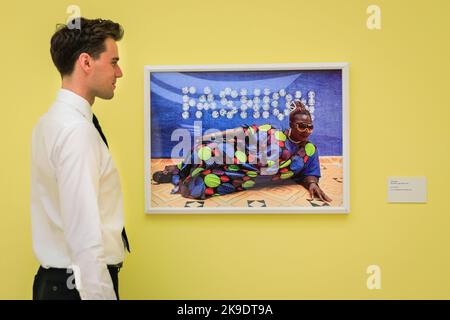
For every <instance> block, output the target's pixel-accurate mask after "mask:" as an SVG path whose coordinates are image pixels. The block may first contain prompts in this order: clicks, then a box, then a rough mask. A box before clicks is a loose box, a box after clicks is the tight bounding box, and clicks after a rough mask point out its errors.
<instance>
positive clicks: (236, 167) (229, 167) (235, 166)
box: [228, 164, 239, 171]
mask: <svg viewBox="0 0 450 320" xmlns="http://www.w3.org/2000/svg"><path fill="white" fill-rule="evenodd" d="M228 169H230V170H231V171H238V170H239V167H238V166H237V165H235V164H232V165H230V166H228Z"/></svg>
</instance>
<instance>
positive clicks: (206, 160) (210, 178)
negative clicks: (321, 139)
mask: <svg viewBox="0 0 450 320" xmlns="http://www.w3.org/2000/svg"><path fill="white" fill-rule="evenodd" d="M238 129H240V128H238ZM241 129H242V131H243V135H241V136H238V137H237V138H234V139H232V140H231V141H227V140H224V141H221V142H216V141H208V142H202V143H198V144H196V145H195V146H194V148H193V149H192V152H191V154H190V155H189V156H188V157H187V158H186V159H185V160H184V161H182V162H180V163H179V164H178V165H177V166H176V168H173V169H171V171H172V174H173V176H172V183H173V185H174V189H173V190H172V193H181V195H183V196H184V197H186V198H193V199H206V198H209V197H213V196H219V195H224V194H229V193H232V192H237V191H244V190H247V189H250V188H254V187H255V186H268V185H272V184H273V183H276V181H279V180H284V179H289V178H297V179H302V178H303V177H305V176H316V177H318V178H319V177H320V165H319V155H318V151H317V148H316V146H315V145H314V144H312V143H311V142H309V141H308V142H307V143H306V144H304V146H302V147H299V146H297V144H295V143H293V142H292V141H290V140H289V139H288V138H287V136H288V131H289V130H288V129H286V130H281V129H277V128H276V127H274V126H273V125H270V124H265V125H260V126H257V125H252V126H247V125H246V126H242V127H241ZM239 139H240V140H239ZM272 144H276V146H273V145H272ZM261 146H265V147H261ZM271 147H272V148H271ZM219 160H220V161H219Z"/></svg>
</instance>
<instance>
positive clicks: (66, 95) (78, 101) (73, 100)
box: [56, 89, 92, 122]
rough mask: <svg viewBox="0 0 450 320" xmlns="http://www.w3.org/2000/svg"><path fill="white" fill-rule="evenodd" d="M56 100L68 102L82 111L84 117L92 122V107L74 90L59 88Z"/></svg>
mask: <svg viewBox="0 0 450 320" xmlns="http://www.w3.org/2000/svg"><path fill="white" fill-rule="evenodd" d="M56 101H60V102H62V103H65V104H68V105H70V106H72V107H74V108H75V109H76V110H77V111H78V112H80V113H81V114H82V115H83V117H85V118H86V119H88V120H89V121H91V122H92V108H91V105H90V104H89V102H88V101H87V100H86V99H85V98H83V97H82V96H79V95H78V94H76V93H75V92H73V91H70V90H67V89H59V91H58V94H57V95H56Z"/></svg>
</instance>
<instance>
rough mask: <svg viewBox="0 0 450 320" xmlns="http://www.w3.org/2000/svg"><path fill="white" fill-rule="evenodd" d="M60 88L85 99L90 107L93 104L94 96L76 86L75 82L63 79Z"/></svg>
mask: <svg viewBox="0 0 450 320" xmlns="http://www.w3.org/2000/svg"><path fill="white" fill-rule="evenodd" d="M61 88H62V89H66V90H70V91H72V92H73V93H76V94H77V95H79V96H80V97H82V98H84V99H86V101H87V102H89V104H90V105H91V107H92V105H93V104H94V102H95V96H94V95H92V94H90V93H89V92H88V90H87V89H86V88H83V87H82V86H80V85H77V82H76V81H73V79H68V78H63V80H62V85H61Z"/></svg>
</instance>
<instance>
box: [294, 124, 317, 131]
mask: <svg viewBox="0 0 450 320" xmlns="http://www.w3.org/2000/svg"><path fill="white" fill-rule="evenodd" d="M297 128H298V130H300V131H306V130H309V131H312V130H313V129H314V126H313V125H312V124H308V123H302V122H301V123H297Z"/></svg>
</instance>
